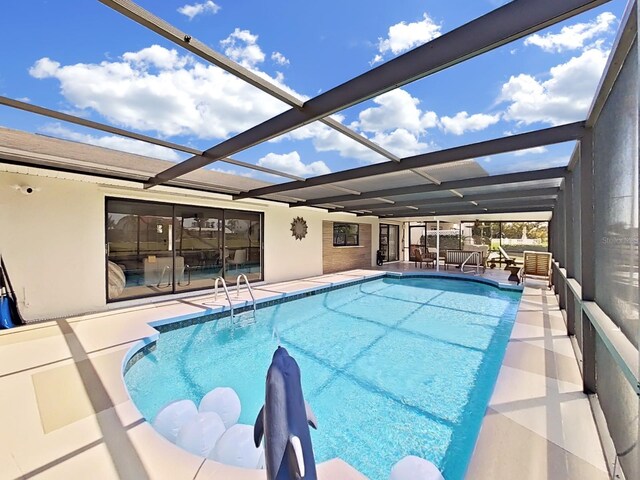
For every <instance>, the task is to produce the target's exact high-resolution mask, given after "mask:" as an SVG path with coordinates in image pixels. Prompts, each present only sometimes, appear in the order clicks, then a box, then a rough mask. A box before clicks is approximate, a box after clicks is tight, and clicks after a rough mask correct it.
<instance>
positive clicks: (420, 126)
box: [354, 88, 438, 134]
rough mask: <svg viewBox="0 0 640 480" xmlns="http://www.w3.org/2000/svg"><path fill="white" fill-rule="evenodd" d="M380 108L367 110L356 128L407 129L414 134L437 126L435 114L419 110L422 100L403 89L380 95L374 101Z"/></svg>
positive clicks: (367, 129) (362, 114) (359, 116)
mask: <svg viewBox="0 0 640 480" xmlns="http://www.w3.org/2000/svg"><path fill="white" fill-rule="evenodd" d="M373 102H374V103H375V104H377V105H379V106H378V107H371V108H367V109H365V110H363V111H361V112H360V114H359V115H358V122H357V123H355V124H354V126H357V127H359V128H360V129H361V130H363V131H366V132H380V131H387V130H395V129H398V128H402V129H405V130H407V131H409V132H411V133H414V134H420V133H424V132H425V130H426V129H428V128H433V127H435V126H436V125H437V121H438V116H437V115H436V114H435V112H431V111H424V112H423V111H422V110H420V109H419V108H418V105H419V103H420V100H418V99H417V98H415V97H412V96H411V94H409V92H407V91H406V90H403V89H401V88H397V89H395V90H391V91H390V92H387V93H384V94H382V95H379V96H377V97H375V98H374V99H373Z"/></svg>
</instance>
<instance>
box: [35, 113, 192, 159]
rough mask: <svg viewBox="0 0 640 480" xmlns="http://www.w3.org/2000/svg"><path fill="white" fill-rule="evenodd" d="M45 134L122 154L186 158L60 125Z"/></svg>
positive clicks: (121, 139)
mask: <svg viewBox="0 0 640 480" xmlns="http://www.w3.org/2000/svg"><path fill="white" fill-rule="evenodd" d="M40 130H41V131H42V132H43V133H46V134H48V135H52V136H55V137H58V138H64V139H66V140H72V141H74V142H80V143H88V144H90V145H96V146H98V147H104V148H110V149H112V150H120V151H121V152H128V153H136V154H138V155H144V156H146V157H152V158H160V159H163V160H170V161H172V162H177V161H178V160H182V159H183V157H184V156H181V155H179V154H178V153H177V152H175V151H174V150H171V149H169V148H165V147H161V146H160V145H152V144H150V143H145V142H140V141H138V140H133V139H131V138H126V137H119V136H117V135H104V136H96V135H89V134H86V133H79V132H74V131H73V130H70V129H68V128H66V127H63V126H62V125H61V124H59V123H52V124H49V125H46V126H44V127H43V128H41V129H40Z"/></svg>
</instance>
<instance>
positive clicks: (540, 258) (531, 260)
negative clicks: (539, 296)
mask: <svg viewBox="0 0 640 480" xmlns="http://www.w3.org/2000/svg"><path fill="white" fill-rule="evenodd" d="M521 275H522V283H524V281H525V280H526V279H527V278H528V277H531V276H533V277H544V278H546V279H547V280H548V282H549V288H551V253H549V252H531V251H526V250H525V252H524V265H523V266H522V274H521Z"/></svg>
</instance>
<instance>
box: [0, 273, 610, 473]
mask: <svg viewBox="0 0 640 480" xmlns="http://www.w3.org/2000/svg"><path fill="white" fill-rule="evenodd" d="M412 266H413V262H410V264H391V265H388V266H385V267H386V268H384V270H401V271H407V272H410V271H412V270H414V269H413V268H412ZM384 270H373V269H372V270H352V271H348V272H342V273H339V274H329V275H321V276H317V277H311V278H307V279H302V280H296V281H289V282H281V283H276V284H261V285H256V286H255V287H254V293H255V295H256V298H257V299H258V300H262V301H267V300H273V299H278V298H282V297H283V296H284V295H287V294H296V293H301V292H305V291H309V290H311V289H316V288H318V287H324V286H327V287H328V286H333V285H337V284H342V283H345V282H347V283H348V282H352V281H357V280H360V279H363V278H371V277H376V276H380V275H384V274H385V271H384ZM416 271H418V270H416ZM419 271H421V272H425V271H428V270H419ZM431 272H433V270H431ZM507 275H508V272H504V271H488V272H487V274H486V277H487V278H490V279H492V280H496V281H500V282H502V283H507V282H506V276H507ZM247 300H249V297H248V293H247V292H246V290H245V291H241V292H240V298H239V299H238V300H237V305H238V306H244V305H246V303H247ZM225 303H226V300H225V301H223V300H221V299H220V298H219V299H218V301H217V302H214V301H213V296H212V294H211V292H208V293H206V294H198V295H192V296H189V297H182V298H177V299H171V300H163V301H158V300H155V301H154V303H148V304H145V305H138V306H130V307H126V308H121V309H117V310H111V311H106V312H101V313H96V314H89V315H81V316H77V317H73V318H66V319H58V320H55V321H50V322H43V323H38V324H33V325H28V326H25V327H21V328H18V329H15V330H9V331H4V332H2V333H0V399H1V400H2V403H1V404H2V405H3V407H4V408H3V409H2V410H0V425H2V429H1V430H0V445H2V448H0V465H1V466H2V468H0V479H5V478H6V479H14V478H24V479H27V478H51V479H75V478H92V479H102V478H104V479H114V478H125V479H165V478H166V479H187V478H188V479H247V480H249V479H256V480H257V479H264V478H265V474H264V472H263V471H257V470H256V471H251V470H242V469H237V468H234V467H228V466H224V465H221V464H219V463H216V462H213V461H211V460H204V459H202V458H200V457H196V456H194V455H191V454H189V453H187V452H185V451H183V450H181V449H180V448H178V447H176V446H174V445H172V444H171V443H169V442H168V441H167V440H165V439H164V438H163V437H161V436H160V435H159V434H158V433H156V432H155V430H154V429H153V428H152V427H151V425H150V424H149V423H147V422H146V421H145V420H144V418H143V417H142V416H141V414H140V412H138V410H137V408H136V407H135V405H134V404H133V402H132V401H131V399H130V398H129V396H128V394H127V391H126V389H125V386H124V382H123V380H122V371H123V366H124V363H125V362H126V360H127V359H128V358H129V356H130V353H131V349H132V347H134V346H136V345H141V342H142V341H149V339H150V340H154V339H155V338H157V336H158V333H157V331H156V330H155V329H154V328H152V327H151V326H149V324H150V323H155V322H158V323H162V321H163V320H166V319H175V318H176V317H180V318H182V319H188V318H190V317H193V316H198V315H202V314H205V313H212V312H213V311H218V310H220V309H222V308H223V307H224V306H225ZM145 339H146V340H145ZM318 473H319V478H320V479H324V480H328V479H341V480H350V479H354V480H355V479H362V478H365V477H363V476H362V475H360V474H359V473H358V472H356V471H355V470H354V469H352V468H351V467H349V466H348V465H347V464H346V463H344V462H342V461H340V460H337V459H336V460H332V461H329V462H325V463H323V464H320V465H319V467H318ZM467 478H470V479H502V478H518V479H586V480H590V479H606V478H609V476H608V474H607V467H606V464H605V460H604V455H603V453H602V448H601V446H600V442H599V439H598V434H597V431H596V428H595V423H594V420H593V416H592V414H591V410H590V406H589V400H588V398H587V396H586V395H584V394H583V393H582V380H581V377H580V370H579V367H578V362H577V361H576V358H575V356H574V354H573V350H572V347H571V341H570V339H569V337H567V336H566V328H565V326H564V319H563V316H562V312H561V311H560V310H559V308H558V304H557V301H556V298H555V296H554V295H553V293H552V292H551V291H549V290H545V289H541V288H540V287H539V286H538V285H537V284H534V283H533V282H532V283H531V286H526V287H525V289H524V292H523V298H522V301H521V303H520V308H519V311H518V314H517V317H516V323H515V325H514V328H513V332H512V335H511V339H510V341H509V344H508V347H507V351H506V354H505V359H504V362H503V365H502V367H501V370H500V374H499V377H498V382H497V384H496V387H495V390H494V393H493V396H492V398H491V401H490V403H489V406H488V408H487V411H486V414H485V417H484V420H483V424H482V429H481V432H480V436H479V439H478V442H477V445H476V449H475V452H474V455H473V457H472V459H471V464H470V466H469V470H468V474H467Z"/></svg>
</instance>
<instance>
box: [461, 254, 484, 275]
mask: <svg viewBox="0 0 640 480" xmlns="http://www.w3.org/2000/svg"><path fill="white" fill-rule="evenodd" d="M473 257H476V258H477V261H476V265H475V267H476V275H477V274H479V273H480V264H481V263H482V257H481V256H480V252H473V253H472V254H471V255H469V256H468V257H467V258H465V259H464V262H462V265H460V273H465V272H464V267H465V265H466V264H467V262H468V261H469V260H471V258H473Z"/></svg>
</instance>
